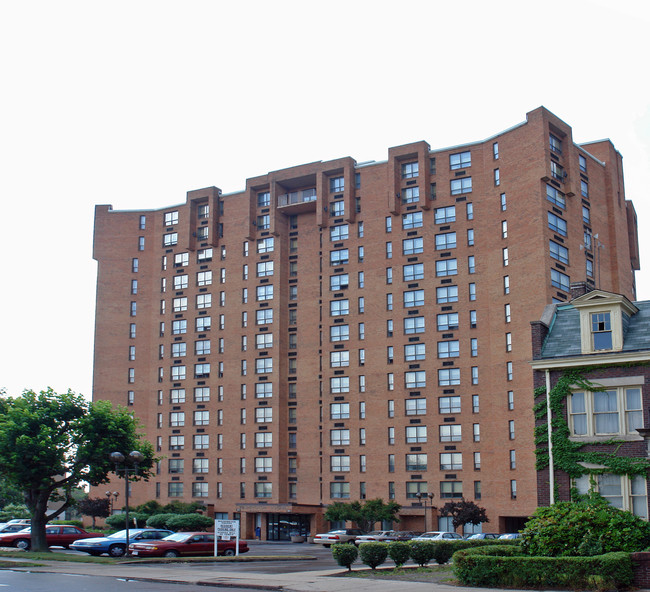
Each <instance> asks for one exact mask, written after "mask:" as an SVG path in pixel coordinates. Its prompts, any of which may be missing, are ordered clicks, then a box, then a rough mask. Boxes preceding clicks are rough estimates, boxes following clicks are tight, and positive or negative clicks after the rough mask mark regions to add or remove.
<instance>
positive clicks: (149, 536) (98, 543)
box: [70, 528, 174, 557]
mask: <svg viewBox="0 0 650 592" xmlns="http://www.w3.org/2000/svg"><path fill="white" fill-rule="evenodd" d="M170 534H174V532H173V531H171V530H165V529H164V528H129V544H131V543H135V542H141V541H158V540H160V539H164V538H165V537H166V536H169V535H170ZM70 548H71V549H74V550H75V551H84V552H85V553H88V554H90V555H93V556H95V557H97V556H98V555H101V554H102V553H108V554H109V555H110V556H111V557H122V555H124V553H125V552H126V530H119V531H117V532H114V533H113V534H109V535H108V536H106V537H97V538H93V539H80V540H78V541H75V542H74V543H72V544H71V545H70Z"/></svg>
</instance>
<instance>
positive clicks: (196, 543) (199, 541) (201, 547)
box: [129, 532, 248, 557]
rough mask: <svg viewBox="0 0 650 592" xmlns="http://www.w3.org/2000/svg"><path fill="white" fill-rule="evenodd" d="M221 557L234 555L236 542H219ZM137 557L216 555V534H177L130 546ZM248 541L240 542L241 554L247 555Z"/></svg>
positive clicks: (132, 553) (130, 549)
mask: <svg viewBox="0 0 650 592" xmlns="http://www.w3.org/2000/svg"><path fill="white" fill-rule="evenodd" d="M217 548H218V552H219V555H229V556H231V555H234V554H235V551H236V542H235V541H219V542H218V547H217ZM129 551H130V552H131V555H135V556H136V557H180V556H182V555H214V534H212V533H209V532H177V533H176V534H171V535H169V536H168V537H165V538H164V539H162V540H161V541H142V542H141V543H133V544H131V545H129ZM247 551H248V545H247V544H246V541H239V552H240V553H246V552H247Z"/></svg>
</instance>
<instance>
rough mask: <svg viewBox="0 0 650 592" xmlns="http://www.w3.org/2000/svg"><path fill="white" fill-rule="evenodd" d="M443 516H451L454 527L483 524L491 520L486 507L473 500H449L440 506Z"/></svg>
mask: <svg viewBox="0 0 650 592" xmlns="http://www.w3.org/2000/svg"><path fill="white" fill-rule="evenodd" d="M440 515H441V516H451V523H452V524H453V525H454V529H458V527H459V526H465V524H481V522H489V520H488V517H487V515H486V513H485V508H481V507H480V506H477V505H476V504H475V503H474V502H472V501H467V500H460V501H458V502H447V503H446V504H445V505H444V506H442V508H440Z"/></svg>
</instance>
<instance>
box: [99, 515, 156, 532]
mask: <svg viewBox="0 0 650 592" xmlns="http://www.w3.org/2000/svg"><path fill="white" fill-rule="evenodd" d="M147 518H148V516H147V515H146V514H140V513H138V512H129V528H144V527H145V524H146V522H147ZM105 522H106V524H108V525H109V526H110V527H111V528H117V529H120V530H121V529H122V528H126V514H113V515H112V516H109V517H108V518H106V520H105Z"/></svg>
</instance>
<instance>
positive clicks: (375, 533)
mask: <svg viewBox="0 0 650 592" xmlns="http://www.w3.org/2000/svg"><path fill="white" fill-rule="evenodd" d="M378 534H384V531H383V530H373V531H372V532H369V533H368V536H375V535H378Z"/></svg>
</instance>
